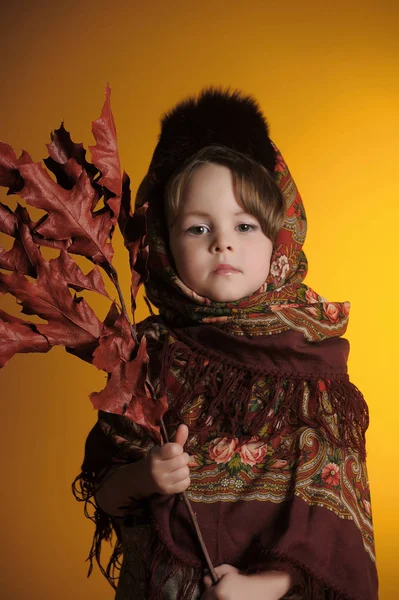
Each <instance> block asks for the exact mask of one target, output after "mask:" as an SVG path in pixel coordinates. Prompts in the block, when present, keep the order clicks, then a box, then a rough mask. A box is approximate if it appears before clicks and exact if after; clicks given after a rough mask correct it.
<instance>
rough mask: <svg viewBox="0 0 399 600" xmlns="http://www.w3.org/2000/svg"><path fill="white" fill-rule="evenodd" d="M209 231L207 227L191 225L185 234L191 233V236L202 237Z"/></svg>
mask: <svg viewBox="0 0 399 600" xmlns="http://www.w3.org/2000/svg"><path fill="white" fill-rule="evenodd" d="M208 231H209V227H206V225H193V226H192V227H189V228H188V229H187V233H191V234H192V235H204V233H207V232H208Z"/></svg>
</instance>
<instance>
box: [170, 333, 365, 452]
mask: <svg viewBox="0 0 399 600" xmlns="http://www.w3.org/2000/svg"><path fill="white" fill-rule="evenodd" d="M174 365H176V369H177V372H178V377H179V381H182V386H181V387H182V389H181V391H180V392H179V394H176V398H174V399H173V403H171V405H170V409H169V412H168V413H167V417H168V421H169V423H170V424H171V425H173V426H177V424H178V423H179V422H181V421H182V420H183V415H184V412H185V409H186V408H188V407H189V406H190V405H191V406H192V404H193V401H194V399H197V400H198V398H200V397H201V396H202V398H203V405H202V406H201V413H202V414H201V415H200V416H199V418H198V420H197V424H196V425H195V426H194V425H193V424H190V430H191V431H192V432H193V433H197V434H199V435H200V439H201V440H205V439H206V438H207V436H208V434H209V432H210V430H215V429H217V430H218V431H219V432H220V435H221V436H223V435H226V436H235V435H236V434H237V433H238V431H239V428H240V423H243V424H244V428H245V430H246V431H247V432H248V435H250V436H251V437H252V436H256V435H259V431H260V430H261V429H262V428H263V427H264V426H265V425H266V424H267V433H268V436H271V437H273V436H277V435H279V434H280V433H281V432H282V430H283V429H284V428H285V427H290V426H291V427H292V426H294V427H295V428H299V427H301V426H305V427H311V428H314V429H319V430H321V431H322V432H323V433H324V435H325V437H326V438H327V440H328V441H329V442H330V444H331V445H333V446H334V447H338V448H340V449H343V450H344V451H348V450H353V451H355V452H357V453H358V454H359V455H360V457H361V458H362V459H363V460H364V459H365V457H366V447H365V432H366V430H367V428H368V424H369V415H368V408H367V404H366V402H365V400H364V397H363V395H362V393H361V392H360V390H359V389H358V388H357V387H356V386H355V385H354V384H353V383H351V382H350V381H349V377H348V375H346V374H341V375H337V374H331V373H326V374H317V375H312V374H286V373H278V372H273V373H272V372H270V373H265V372H264V371H262V370H260V369H259V368H253V369H252V368H250V367H249V366H248V367H247V366H246V365H237V366H234V365H231V364H222V362H221V361H220V359H219V360H217V359H216V358H214V357H213V356H212V355H210V354H208V353H206V352H204V351H201V350H198V349H192V348H188V347H187V346H186V345H185V344H184V343H182V342H180V341H176V340H171V339H170V337H168V340H167V341H166V343H165V344H164V349H163V355H162V366H161V375H160V387H161V393H165V392H166V390H167V380H168V376H169V372H170V371H171V372H172V373H173V371H174Z"/></svg>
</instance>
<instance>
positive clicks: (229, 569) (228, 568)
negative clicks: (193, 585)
mask: <svg viewBox="0 0 399 600" xmlns="http://www.w3.org/2000/svg"><path fill="white" fill-rule="evenodd" d="M239 572H240V571H239V570H238V569H236V567H233V565H219V567H216V568H215V573H216V575H217V576H218V578H219V580H220V579H222V577H223V576H224V575H227V574H228V573H239ZM204 584H205V587H206V589H208V588H210V587H212V585H213V582H212V579H211V578H210V576H209V575H205V577H204Z"/></svg>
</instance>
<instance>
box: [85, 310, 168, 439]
mask: <svg viewBox="0 0 399 600" xmlns="http://www.w3.org/2000/svg"><path fill="white" fill-rule="evenodd" d="M116 332H117V333H116ZM134 350H135V344H134V342H133V340H132V337H131V332H130V324H129V323H128V322H127V321H126V319H125V317H124V315H123V314H122V315H120V316H119V317H118V319H117V320H116V321H115V325H114V332H113V333H111V334H109V335H107V334H104V335H103V336H102V337H101V339H100V343H99V346H98V348H97V349H96V351H95V352H94V356H93V364H95V365H96V366H97V367H98V368H99V369H102V370H104V371H106V372H107V373H108V381H107V385H106V386H105V388H104V389H103V390H102V391H101V392H94V393H92V394H91V395H90V399H91V401H92V403H93V407H94V408H95V409H96V410H103V411H104V412H110V413H113V414H119V415H124V416H125V417H127V418H128V419H130V420H132V421H133V422H134V423H137V424H138V425H141V426H142V427H143V428H144V429H145V430H146V431H147V432H148V433H149V434H150V435H151V436H152V437H153V438H154V439H155V440H156V441H157V442H159V441H160V439H161V436H160V428H159V422H160V419H161V417H162V416H163V415H164V414H165V412H166V411H167V408H168V406H167V400H166V397H164V398H161V399H154V398H152V396H151V394H150V392H149V389H148V385H147V377H148V363H149V357H148V354H147V344H146V338H145V336H143V337H142V339H141V341H140V345H139V347H138V350H137V354H136V356H135V358H133V359H132V353H133V352H134Z"/></svg>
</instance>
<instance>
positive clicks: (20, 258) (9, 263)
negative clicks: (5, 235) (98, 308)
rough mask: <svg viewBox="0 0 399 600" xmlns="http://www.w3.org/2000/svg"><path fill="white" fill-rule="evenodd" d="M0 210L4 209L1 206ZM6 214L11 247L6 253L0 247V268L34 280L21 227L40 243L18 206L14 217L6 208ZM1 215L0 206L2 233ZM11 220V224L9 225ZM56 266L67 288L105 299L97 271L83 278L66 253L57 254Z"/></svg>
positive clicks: (25, 215)
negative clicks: (60, 269) (98, 295)
mask: <svg viewBox="0 0 399 600" xmlns="http://www.w3.org/2000/svg"><path fill="white" fill-rule="evenodd" d="M3 206H4V205H3ZM4 208H6V209H7V210H6V211H4V212H6V213H7V215H8V217H9V223H10V224H11V222H12V223H13V227H12V228H11V227H9V228H8V231H10V235H12V237H14V238H15V241H14V245H13V247H12V249H11V250H9V251H8V252H7V251H6V250H5V249H4V248H3V247H2V246H0V268H1V269H6V270H8V271H17V272H18V273H23V274H24V275H29V276H30V277H36V269H35V268H34V266H33V264H32V262H31V260H30V258H29V256H28V254H27V252H26V250H25V247H24V244H23V242H22V239H21V232H22V233H23V232H24V228H23V227H22V224H23V225H24V227H26V226H27V227H28V229H29V232H30V235H31V236H32V239H33V241H34V242H35V243H38V241H39V243H40V240H39V238H38V236H35V235H34V234H33V233H32V232H33V229H34V226H35V225H34V223H33V222H32V221H31V219H30V217H29V213H28V211H27V209H26V208H24V207H22V206H21V205H20V204H18V205H17V208H16V210H15V213H13V212H12V211H11V209H10V208H8V207H4ZM1 213H2V205H0V231H1V232H3V229H5V228H3V229H2V224H1ZM11 217H12V221H11ZM24 238H25V239H26V233H25V234H24ZM59 264H60V267H61V268H62V269H63V272H64V276H65V279H66V281H67V283H68V285H69V287H71V288H73V289H74V290H76V291H78V292H80V291H82V290H87V291H90V292H96V293H98V294H101V295H103V296H105V297H106V298H109V295H108V292H107V290H106V288H105V285H104V280H103V278H102V276H101V272H100V270H99V268H98V267H94V268H93V269H92V270H91V271H90V272H89V273H87V275H84V274H83V272H82V271H81V269H80V268H79V267H78V266H77V264H76V263H75V261H74V260H73V259H72V258H71V257H70V256H69V255H68V254H67V252H61V253H60V256H59Z"/></svg>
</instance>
